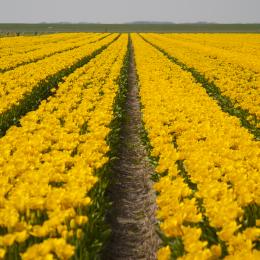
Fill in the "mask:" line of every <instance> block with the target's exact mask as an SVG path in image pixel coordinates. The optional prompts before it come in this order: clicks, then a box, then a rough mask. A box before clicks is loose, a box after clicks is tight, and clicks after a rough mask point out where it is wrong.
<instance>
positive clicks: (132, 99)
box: [104, 46, 159, 260]
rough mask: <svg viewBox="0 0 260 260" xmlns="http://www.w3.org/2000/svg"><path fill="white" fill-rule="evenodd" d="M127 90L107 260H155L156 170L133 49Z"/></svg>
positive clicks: (115, 175) (112, 189)
mask: <svg viewBox="0 0 260 260" xmlns="http://www.w3.org/2000/svg"><path fill="white" fill-rule="evenodd" d="M128 87H129V90H128V94H127V99H126V120H125V123H124V125H123V127H122V134H121V137H120V138H121V143H120V149H119V154H118V158H119V159H118V160H117V162H116V163H115V165H114V169H113V172H114V178H115V180H114V183H113V185H112V186H111V190H110V193H111V194H110V195H111V199H112V202H113V206H112V211H111V214H110V216H109V222H110V225H111V227H112V235H111V240H110V242H109V245H108V247H107V249H106V252H105V256H104V259H122V260H123V259H124V260H128V259H156V250H157V247H158V241H159V240H158V237H157V234H156V231H155V224H156V219H155V209H156V206H155V194H154V191H153V190H152V182H151V180H150V178H151V174H152V172H153V168H152V166H151V165H150V163H149V160H148V155H147V151H146V149H145V146H144V145H143V143H142V141H141V138H140V134H141V130H142V122H141V111H140V102H139V97H138V86H137V78H136V69H135V62H134V50H133V47H132V46H131V59H130V68H129V79H128Z"/></svg>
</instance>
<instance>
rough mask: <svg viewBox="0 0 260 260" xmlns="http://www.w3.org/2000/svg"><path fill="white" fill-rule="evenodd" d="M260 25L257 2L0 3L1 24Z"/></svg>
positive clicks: (34, 0) (58, 0)
mask: <svg viewBox="0 0 260 260" xmlns="http://www.w3.org/2000/svg"><path fill="white" fill-rule="evenodd" d="M60 21H68V22H100V23H121V22H129V21H171V22H176V23H179V22H197V21H208V22H219V23H254V22H260V0H95V1H94V0H93V1H90V0H0V22H28V23H33V22H60Z"/></svg>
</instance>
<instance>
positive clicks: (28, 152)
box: [0, 33, 260, 260]
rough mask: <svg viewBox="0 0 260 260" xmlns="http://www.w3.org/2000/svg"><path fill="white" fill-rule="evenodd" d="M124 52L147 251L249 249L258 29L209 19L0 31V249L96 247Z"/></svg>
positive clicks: (103, 232)
mask: <svg viewBox="0 0 260 260" xmlns="http://www.w3.org/2000/svg"><path fill="white" fill-rule="evenodd" d="M131 57H132V58H133V60H134V65H133V66H134V68H135V73H136V78H137V89H138V94H137V96H138V99H139V102H140V109H139V110H140V113H141V122H142V131H141V132H140V133H139V134H140V136H139V138H141V139H142V142H143V144H144V146H145V147H146V150H147V152H148V156H149V163H150V165H151V166H152V168H153V169H154V171H153V172H151V174H150V178H151V180H152V183H153V185H152V193H154V194H155V208H156V210H155V219H156V223H154V225H155V228H156V230H157V235H158V241H159V242H158V246H157V248H156V251H155V255H156V258H157V259H159V260H168V259H183V260H184V259H187V260H189V259H190V260H193V259H198V260H200V259H212V260H213V259H228V260H229V259H241V260H242V259H249V260H250V259H252V260H253V259H260V143H259V141H260V35H258V34H220V33H216V34H185V33H178V34H173V33H172V34H170V33H169V34H156V33H140V34H137V33H131V34H125V33H123V34H119V33H59V34H49V35H39V36H16V37H2V38H0V259H7V260H13V259H22V260H34V259H36V260H38V259H39V260H41V259H42V260H45V259H46V260H51V259H63V260H69V259H77V260H78V259H90V260H92V259H102V258H103V259H106V257H104V254H105V253H104V251H105V249H106V248H107V245H108V242H107V241H109V239H110V236H111V228H110V225H109V221H107V214H108V212H110V209H111V208H113V203H111V201H110V199H109V196H108V193H109V192H108V190H109V189H111V183H112V182H113V164H114V161H116V160H117V159H118V150H120V142H121V140H122V139H121V138H122V137H120V133H121V131H122V129H123V128H124V126H125V124H126V123H125V122H126V120H130V121H131V120H132V119H131V118H128V117H127V116H126V115H125V112H126V110H127V109H128V107H127V106H130V105H131V102H130V103H126V99H127V96H128V91H129V88H130V86H129V75H130V73H129V68H130V60H131ZM126 192H129V191H127V190H126ZM131 192H135V191H131ZM115 214H116V213H115ZM112 217H114V218H117V216H116V215H115V216H112ZM112 233H113V231H112ZM108 247H109V246H108ZM106 250H107V249H106ZM127 259H128V258H127Z"/></svg>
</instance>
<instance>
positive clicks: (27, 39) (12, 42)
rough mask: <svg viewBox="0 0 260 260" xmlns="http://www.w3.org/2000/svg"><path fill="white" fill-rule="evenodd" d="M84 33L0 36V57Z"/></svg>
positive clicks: (35, 48)
mask: <svg viewBox="0 0 260 260" xmlns="http://www.w3.org/2000/svg"><path fill="white" fill-rule="evenodd" d="M83 35H84V33H74V34H70V33H59V34H42V35H40V36H29V35H28V36H17V37H14V36H13V37H1V38H0V50H1V54H0V57H3V56H9V55H13V54H16V53H24V52H28V51H33V50H37V49H40V48H42V46H43V45H44V44H49V43H55V42H62V41H64V40H69V39H72V38H74V39H76V38H78V37H82V36H83Z"/></svg>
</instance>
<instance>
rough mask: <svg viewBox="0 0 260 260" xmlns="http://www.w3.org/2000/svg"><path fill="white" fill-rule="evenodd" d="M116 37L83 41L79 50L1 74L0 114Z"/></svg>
mask: <svg viewBox="0 0 260 260" xmlns="http://www.w3.org/2000/svg"><path fill="white" fill-rule="evenodd" d="M100 37H101V36H100V35H97V36H96V40H97V39H98V38H100ZM116 37H117V34H114V35H111V36H108V37H106V38H104V39H102V40H100V41H96V42H94V43H86V40H83V42H81V43H82V44H83V43H85V44H83V45H82V46H80V47H78V48H75V49H72V50H68V51H64V52H61V53H57V54H55V55H52V56H50V57H48V58H46V59H42V60H39V61H37V62H33V63H29V64H26V65H24V66H19V67H18V68H16V69H14V70H11V71H7V72H5V73H1V74H0V114H2V113H4V112H5V111H7V110H8V109H10V108H11V107H12V106H13V105H16V104H17V103H19V101H20V100H21V99H22V98H23V96H24V95H25V94H26V93H29V92H31V90H32V89H33V88H34V87H36V86H38V85H40V84H43V83H44V82H46V81H49V79H50V78H51V77H53V76H55V75H56V74H57V73H59V72H60V71H62V70H64V69H68V68H69V67H71V66H73V65H74V64H75V63H77V62H79V61H80V60H81V59H83V58H84V57H86V56H89V55H91V54H92V53H93V52H94V51H96V50H97V49H99V48H101V47H102V46H104V45H107V44H108V43H110V42H111V41H112V40H113V39H115V38H116ZM89 41H93V38H92V39H91V40H87V42H89ZM59 45H60V48H62V43H60V44H59ZM65 45H66V43H65Z"/></svg>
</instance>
